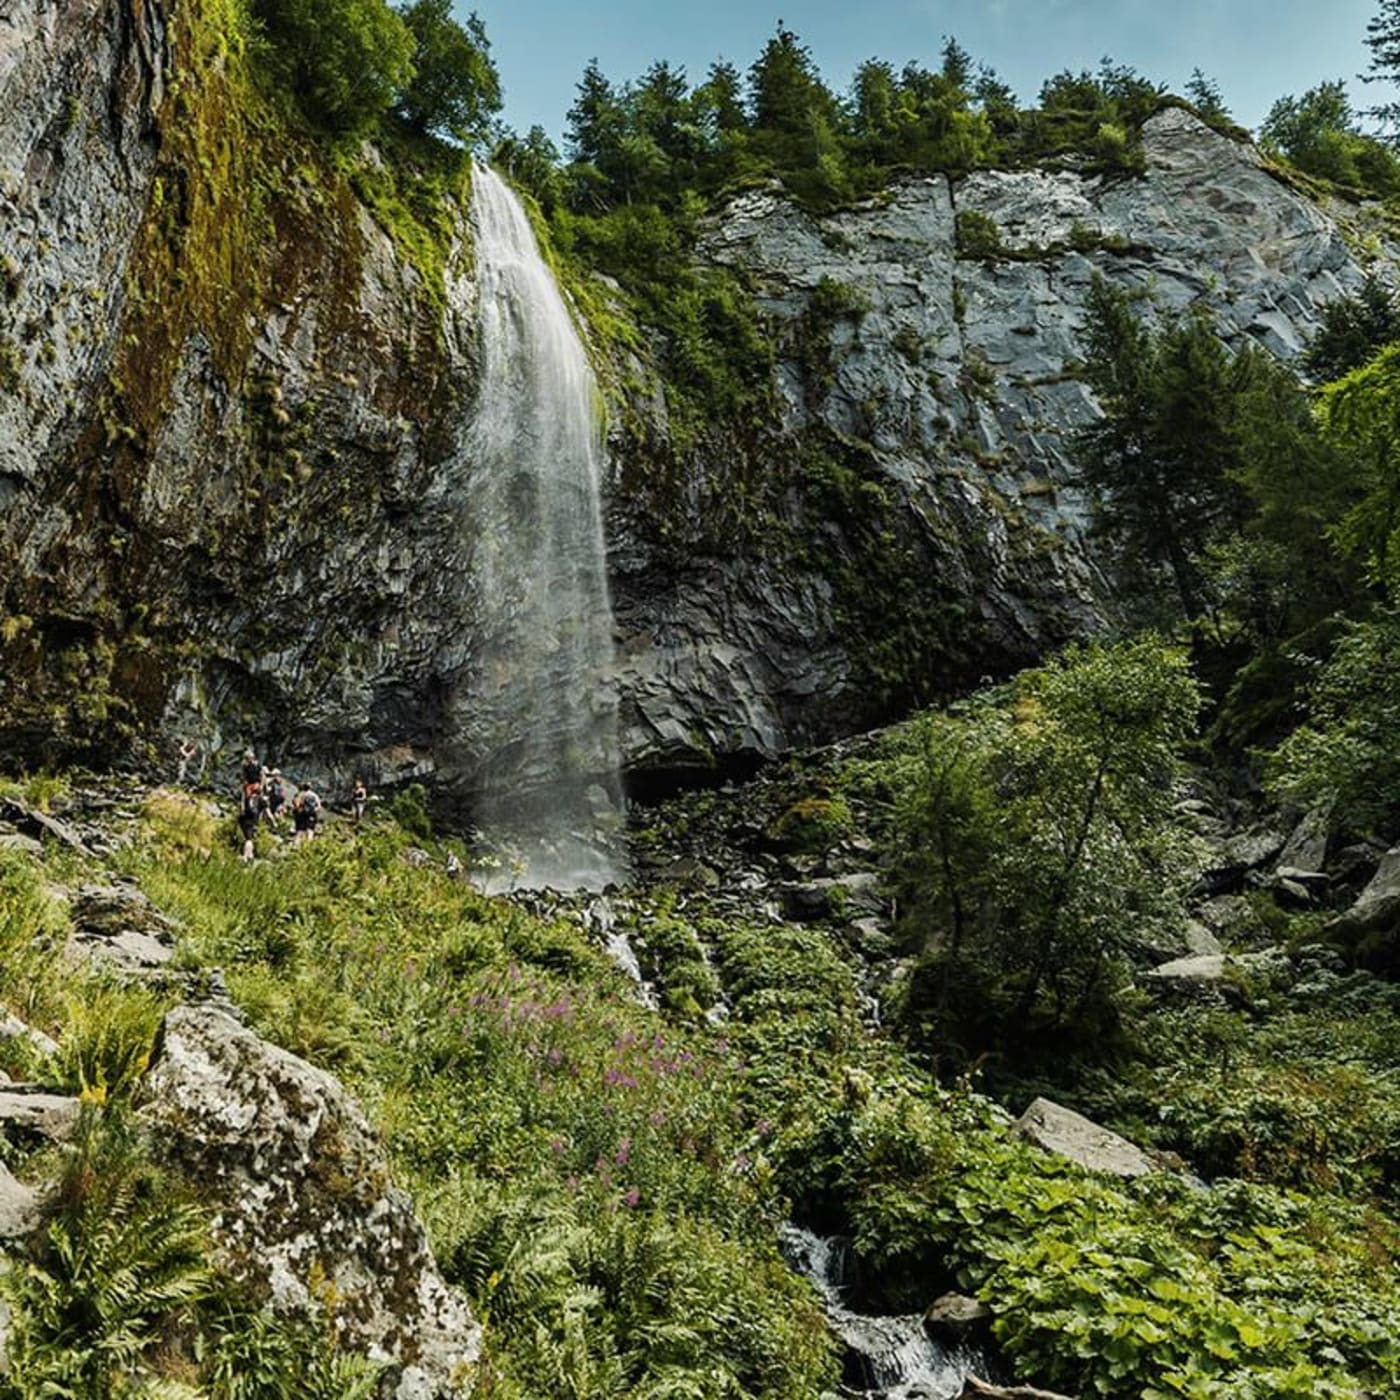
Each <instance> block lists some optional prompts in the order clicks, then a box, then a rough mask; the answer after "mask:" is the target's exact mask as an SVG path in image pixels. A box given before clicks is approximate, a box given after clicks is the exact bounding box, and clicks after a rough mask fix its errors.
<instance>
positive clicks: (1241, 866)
mask: <svg viewBox="0 0 1400 1400" xmlns="http://www.w3.org/2000/svg"><path fill="white" fill-rule="evenodd" d="M1284 841H1285V837H1284V836H1283V834H1282V833H1281V832H1278V831H1275V830H1273V829H1272V828H1270V827H1260V828H1256V829H1255V830H1253V831H1242V832H1239V833H1238V834H1237V835H1235V836H1231V837H1230V838H1229V839H1228V840H1226V841H1223V842H1221V843H1220V845H1219V846H1217V847H1216V849H1215V850H1214V851H1213V852H1212V854H1211V857H1210V861H1209V863H1208V864H1207V866H1206V869H1205V870H1204V871H1203V872H1202V873H1201V878H1200V879H1199V880H1198V881H1197V882H1196V888H1197V890H1198V891H1199V892H1200V893H1201V894H1204V895H1221V894H1238V893H1239V892H1240V891H1241V890H1242V889H1243V888H1244V886H1245V880H1246V878H1247V877H1248V876H1249V874H1250V873H1251V872H1253V871H1255V870H1259V869H1261V868H1262V867H1263V866H1266V865H1268V864H1270V863H1271V862H1272V861H1274V860H1276V859H1277V857H1278V855H1279V852H1280V851H1282V850H1283V847H1284Z"/></svg>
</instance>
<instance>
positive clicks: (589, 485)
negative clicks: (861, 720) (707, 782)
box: [465, 164, 622, 889]
mask: <svg viewBox="0 0 1400 1400" xmlns="http://www.w3.org/2000/svg"><path fill="white" fill-rule="evenodd" d="M472 225H473V229H474V232H475V236H476V268H477V283H478V287H479V289H480V342H479V343H480V355H481V376H480V385H481V387H480V397H479V401H478V404H477V407H476V411H475V414H474V416H473V418H472V420H471V423H470V425H469V427H468V429H467V436H466V443H465V446H466V455H467V460H468V462H469V468H468V471H469V477H468V480H469V487H468V490H469V499H468V502H467V513H468V531H469V544H468V548H469V551H470V557H471V566H472V579H473V585H474V587H475V589H476V591H477V595H478V603H479V611H480V614H481V616H480V625H479V627H478V629H477V632H476V634H475V635H474V636H473V638H472V639H471V661H470V684H469V696H468V702H467V714H468V716H469V718H468V721H467V724H466V738H467V746H468V748H469V750H470V752H471V756H472V762H473V766H474V769H475V772H474V779H475V787H476V791H477V796H478V803H477V821H478V825H479V826H481V827H482V828H483V830H484V831H485V833H486V835H487V837H488V839H489V840H490V841H491V842H492V843H493V844H504V845H506V846H507V847H509V848H511V849H512V850H513V856H512V857H510V858H508V860H507V868H506V869H505V870H504V871H503V873H502V874H501V875H500V876H498V877H496V878H495V879H494V881H493V883H494V884H495V885H496V886H497V887H501V888H508V887H512V886H524V887H532V888H543V887H546V886H549V887H553V888H556V889H577V888H591V889H601V888H602V887H603V886H604V885H606V884H608V883H610V882H612V881H614V880H616V879H618V878H619V876H620V875H621V873H622V870H621V865H622V861H621V857H620V856H619V854H618V853H617V851H616V849H615V848H614V847H615V842H616V840H617V839H618V838H619V837H620V825H621V821H620V812H621V796H620V793H621V789H620V781H619V777H618V771H619V760H618V743H617V697H616V692H615V689H614V680H613V664H612V663H613V642H612V608H611V604H610V601H609V598H608V584H607V572H606V559H605V549H604V541H603V519H602V506H601V499H600V494H601V493H600V477H601V463H602V455H603V452H602V435H601V426H600V412H599V408H600V404H601V396H600V395H599V393H598V388H597V385H596V383H595V381H594V378H593V374H592V371H591V369H590V367H589V364H588V357H587V355H586V354H585V353H584V349H583V345H582V343H581V342H580V340H579V337H578V333H577V331H576V330H575V327H574V324H573V321H572V319H571V317H570V315H569V311H568V308H567V307H566V306H565V304H564V299H563V297H562V296H561V295H560V292H559V288H558V287H557V286H556V284H555V281H554V278H553V276H552V274H551V273H550V270H549V268H548V267H547V266H546V264H545V262H544V259H543V258H542V257H541V256H540V250H539V246H538V244H537V243H536V241H535V236H534V232H533V230H532V229H531V227H530V223H529V220H528V219H527V218H526V215H525V211H524V209H523V208H522V207H521V204H520V201H519V200H518V199H517V198H516V197H515V195H514V194H513V193H512V192H511V190H510V189H509V187H508V186H507V185H506V184H505V182H504V181H503V180H502V179H501V178H500V177H499V176H498V175H497V174H496V173H495V172H494V171H492V170H490V169H489V168H487V167H486V166H484V165H479V164H478V165H477V166H476V167H475V168H474V171H473V179H472Z"/></svg>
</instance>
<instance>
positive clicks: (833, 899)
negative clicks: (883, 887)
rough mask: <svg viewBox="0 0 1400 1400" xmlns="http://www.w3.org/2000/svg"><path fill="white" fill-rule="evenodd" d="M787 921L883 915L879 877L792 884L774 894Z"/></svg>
mask: <svg viewBox="0 0 1400 1400" xmlns="http://www.w3.org/2000/svg"><path fill="white" fill-rule="evenodd" d="M778 893H779V895H780V896H781V898H782V901H783V909H784V912H785V913H786V914H787V916H788V918H790V919H796V920H797V921H798V922H805V921H807V920H812V919H829V918H852V917H865V916H877V915H880V914H883V913H884V912H885V900H884V897H883V896H882V895H881V893H880V877H879V875H877V874H876V873H875V872H874V871H873V870H862V871H857V872H855V873H854V874H851V875H841V876H838V877H836V878H834V879H824V880H803V881H793V882H791V883H789V884H786V885H784V886H782V888H781V889H780V890H779V891H778Z"/></svg>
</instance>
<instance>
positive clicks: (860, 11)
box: [457, 0, 1376, 140]
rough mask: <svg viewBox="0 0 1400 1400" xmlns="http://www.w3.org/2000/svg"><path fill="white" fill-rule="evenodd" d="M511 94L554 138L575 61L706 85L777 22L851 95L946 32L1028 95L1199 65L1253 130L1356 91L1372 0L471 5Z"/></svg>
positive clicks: (507, 0)
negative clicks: (1316, 91)
mask: <svg viewBox="0 0 1400 1400" xmlns="http://www.w3.org/2000/svg"><path fill="white" fill-rule="evenodd" d="M457 5H458V9H459V10H460V12H461V13H463V14H465V13H467V12H468V11H469V10H471V9H473V8H474V9H475V10H476V12H477V13H478V14H479V15H480V16H481V18H482V20H483V22H484V23H485V25H486V32H487V34H488V36H489V37H490V39H491V44H492V54H493V57H494V58H495V60H496V64H497V66H498V67H499V69H500V71H501V79H502V82H503V83H504V85H505V92H506V105H505V112H504V116H505V119H506V120H507V121H508V122H509V123H510V124H511V125H512V126H514V127H516V128H517V129H518V130H520V131H524V130H526V129H527V128H529V127H530V126H532V125H534V124H535V123H537V122H538V123H539V124H540V125H541V126H543V127H544V128H545V129H546V130H547V131H548V132H549V133H550V134H551V135H552V136H553V137H554V138H555V139H556V140H558V139H559V137H560V135H561V134H562V131H563V127H564V114H565V112H566V111H567V110H568V108H569V106H570V104H571V103H572V101H573V95H574V85H575V84H576V83H577V82H578V79H579V75H580V74H581V73H582V72H583V67H584V64H585V63H587V62H588V60H589V59H590V58H594V57H596V58H597V59H598V60H599V62H600V63H601V64H602V67H603V71H604V72H605V73H606V74H607V75H608V77H609V78H611V79H612V80H613V81H614V82H619V83H620V82H622V81H624V80H626V79H630V78H635V77H637V76H639V75H640V74H641V73H642V71H643V70H644V69H645V68H646V67H647V65H648V64H650V63H651V62H653V61H654V60H656V59H661V58H665V59H669V60H670V61H671V62H673V63H679V64H682V65H683V66H684V67H685V68H686V70H687V72H688V73H689V75H690V77H691V79H692V81H699V80H700V79H701V78H702V77H703V76H704V73H705V70H706V68H707V67H708V66H709V64H710V63H711V61H712V60H713V59H715V58H717V57H721V56H722V57H724V58H727V59H729V60H730V61H731V62H733V63H735V64H736V65H737V66H738V67H739V68H740V69H746V68H747V67H748V65H749V64H750V63H751V62H752V61H753V59H754V58H755V56H756V55H757V54H758V52H759V50H760V49H761V48H762V47H763V45H764V43H765V42H766V41H767V40H768V38H769V37H770V36H771V35H772V33H773V31H774V29H775V28H776V26H777V22H778V19H779V18H780V17H781V18H782V20H783V21H784V22H785V23H786V25H787V26H788V28H790V29H793V30H795V31H796V32H797V33H798V34H799V35H800V36H801V38H802V40H803V41H804V42H805V43H806V44H807V46H808V47H809V48H810V49H811V51H812V55H813V57H814V58H815V59H816V60H817V63H818V64H819V66H820V67H821V70H822V72H823V74H824V76H825V77H826V80H827V82H828V83H829V84H831V85H832V86H833V87H835V88H838V89H844V88H845V86H846V84H847V82H848V81H849V79H850V76H851V73H852V72H853V71H854V69H855V67H856V65H857V64H859V63H860V62H862V61H863V60H864V59H867V58H885V59H889V60H890V61H891V62H893V63H894V64H895V65H896V66H900V65H902V64H904V63H905V62H907V61H909V60H911V59H913V60H916V61H918V62H921V63H924V64H926V65H928V66H933V65H934V64H936V62H937V57H938V51H939V49H940V47H941V43H942V36H943V35H945V34H955V35H956V36H957V38H958V39H959V41H960V42H961V43H962V44H963V46H964V47H965V48H967V49H969V50H971V52H972V54H973V56H974V57H975V58H977V59H979V60H980V61H983V62H986V63H990V64H991V65H992V67H994V68H995V69H996V70H997V71H998V73H999V74H1000V75H1001V77H1002V78H1003V79H1004V80H1005V81H1007V82H1008V83H1010V84H1011V85H1012V87H1014V88H1015V89H1016V90H1017V91H1018V92H1019V93H1021V95H1022V96H1023V97H1026V98H1029V97H1032V96H1033V95H1034V94H1035V92H1036V91H1037V90H1038V89H1039V86H1040V83H1041V81H1042V80H1043V79H1044V78H1046V77H1048V76H1049V75H1050V74H1051V73H1054V72H1057V71H1059V70H1060V69H1062V68H1074V69H1079V68H1084V67H1096V66H1097V65H1098V61H1099V59H1100V58H1101V57H1102V56H1103V55H1104V54H1105V53H1107V54H1110V55H1111V56H1112V57H1113V58H1114V59H1115V61H1117V62H1120V63H1129V64H1131V65H1133V66H1134V67H1135V68H1137V69H1139V70H1140V71H1141V72H1143V73H1145V74H1146V75H1147V76H1149V77H1151V78H1153V79H1155V80H1157V81H1160V82H1165V83H1168V84H1170V85H1171V86H1172V87H1174V88H1178V89H1179V88H1180V87H1181V86H1182V85H1183V84H1184V83H1185V82H1186V80H1187V78H1188V77H1189V76H1190V74H1191V70H1192V68H1193V67H1196V66H1197V65H1199V66H1200V67H1201V68H1202V69H1204V70H1205V72H1206V73H1207V74H1209V75H1210V76H1211V77H1213V78H1214V79H1215V80H1216V81H1217V82H1218V83H1219V84H1220V86H1221V88H1222V89H1223V90H1224V93H1225V97H1226V100H1227V102H1228V103H1229V104H1230V106H1231V108H1232V109H1233V111H1234V114H1235V117H1236V119H1237V120H1239V121H1241V122H1243V123H1244V124H1245V125H1247V126H1257V125H1258V123H1259V121H1260V120H1261V119H1262V118H1263V116H1264V114H1265V112H1267V111H1268V108H1269V105H1270V103H1271V102H1272V101H1273V100H1274V98H1276V97H1278V96H1279V95H1281V94H1283V93H1301V92H1303V91H1304V90H1306V89H1307V88H1309V87H1312V86H1314V85H1315V84H1316V83H1318V82H1320V81H1322V80H1323V79H1325V78H1345V79H1347V80H1348V82H1349V83H1350V84H1351V87H1352V93H1353V100H1354V101H1355V102H1356V103H1357V105H1358V106H1365V105H1366V104H1367V103H1368V102H1369V101H1370V100H1371V97H1370V91H1374V90H1370V91H1368V90H1365V89H1363V88H1362V85H1361V84H1360V83H1356V82H1354V77H1355V75H1356V74H1357V73H1359V72H1360V71H1361V70H1362V69H1363V68H1364V67H1365V66H1366V53H1365V49H1364V46H1363V38H1364V35H1365V29H1366V21H1367V20H1368V19H1369V18H1370V17H1371V16H1372V15H1373V14H1374V13H1375V11H1376V0H844V3H836V0H769V3H767V4H757V5H755V4H754V3H753V0H687V3H685V4H677V3H674V0H592V3H579V0H475V3H474V4H472V3H466V4H463V3H461V0H457Z"/></svg>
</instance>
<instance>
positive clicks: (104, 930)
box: [66, 885, 176, 942]
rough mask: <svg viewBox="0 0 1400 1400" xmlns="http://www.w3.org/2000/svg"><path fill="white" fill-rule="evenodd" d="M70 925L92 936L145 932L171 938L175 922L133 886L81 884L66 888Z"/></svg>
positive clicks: (161, 937)
mask: <svg viewBox="0 0 1400 1400" xmlns="http://www.w3.org/2000/svg"><path fill="white" fill-rule="evenodd" d="M66 893H67V897H68V903H69V908H70V913H71V915H72V919H73V926H74V928H76V929H77V930H78V931H79V932H80V933H82V934H86V935H87V936H89V937H92V938H116V937H117V936H118V935H120V934H123V933H132V932H135V933H145V934H150V935H151V936H152V937H153V938H158V939H161V940H163V941H167V942H168V941H171V940H172V939H173V938H174V935H175V930H176V925H175V923H174V921H173V920H171V919H168V918H167V917H166V916H165V915H164V914H162V913H161V912H160V910H158V909H157V908H156V907H155V905H154V904H152V903H151V901H150V900H149V899H147V898H146V896H145V895H144V894H142V893H141V891H140V890H139V889H137V888H136V886H135V885H80V886H79V887H78V888H77V889H70V890H68V891H66Z"/></svg>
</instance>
